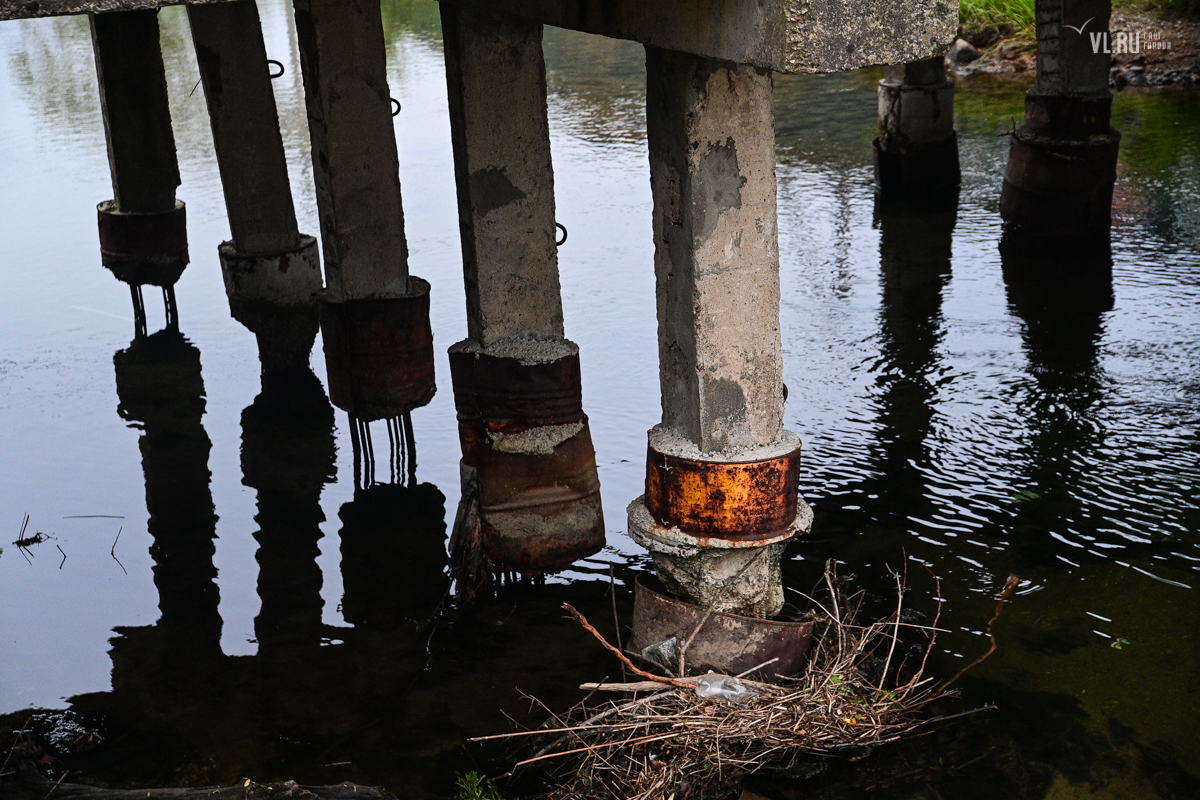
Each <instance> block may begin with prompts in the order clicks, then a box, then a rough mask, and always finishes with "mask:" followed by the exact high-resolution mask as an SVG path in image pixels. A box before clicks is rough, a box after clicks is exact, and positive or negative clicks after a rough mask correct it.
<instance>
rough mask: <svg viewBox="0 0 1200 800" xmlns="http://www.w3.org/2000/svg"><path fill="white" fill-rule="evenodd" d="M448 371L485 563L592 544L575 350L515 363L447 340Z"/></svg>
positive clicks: (577, 554) (591, 465)
mask: <svg viewBox="0 0 1200 800" xmlns="http://www.w3.org/2000/svg"><path fill="white" fill-rule="evenodd" d="M450 374H451V378H452V381H453V385H454V401H455V407H456V409H457V412H458V427H459V439H460V442H461V444H462V451H463V464H464V466H465V467H467V468H469V469H472V470H474V471H475V473H476V475H475V477H476V481H477V483H478V487H479V508H480V521H481V528H482V533H483V543H484V550H485V552H486V553H487V556H488V559H489V560H490V561H491V563H492V566H493V569H495V570H496V571H506V570H512V571H515V572H520V573H522V574H525V575H538V574H544V573H548V572H555V571H558V570H561V569H563V568H564V567H566V566H568V565H569V564H571V563H572V562H574V561H577V560H579V559H580V558H584V557H586V556H589V555H592V554H593V553H595V552H597V551H598V550H600V548H602V547H603V546H604V541H605V539H604V514H603V510H602V508H601V504H600V479H599V476H598V474H597V472H596V454H595V450H594V449H593V447H592V438H591V431H590V430H589V428H588V423H587V416H586V415H585V414H584V413H583V407H582V406H583V400H582V389H581V383H580V372H579V355H578V352H575V353H573V354H571V355H567V356H564V357H562V358H558V359H555V360H553V361H546V362H537V363H523V362H522V361H521V360H520V359H517V358H505V357H497V356H493V355H488V354H485V353H482V352H478V351H472V350H469V349H461V348H457V347H456V348H452V349H451V352H450Z"/></svg>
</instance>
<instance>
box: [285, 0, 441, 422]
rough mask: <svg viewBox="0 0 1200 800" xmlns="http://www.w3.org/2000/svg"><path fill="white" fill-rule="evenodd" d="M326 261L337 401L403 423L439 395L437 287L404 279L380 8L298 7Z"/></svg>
mask: <svg viewBox="0 0 1200 800" xmlns="http://www.w3.org/2000/svg"><path fill="white" fill-rule="evenodd" d="M295 7H296V34H297V37H298V39H299V44H300V60H301V64H302V66H303V70H304V94H305V99H306V102H307V107H308V123H309V136H310V139H311V140H312V155H313V158H312V162H313V178H314V181H315V183H316V189H317V210H318V212H319V214H320V218H321V238H322V246H323V249H324V255H325V287H326V290H325V292H324V293H323V294H322V295H321V300H320V314H321V331H322V338H323V340H324V344H325V364H326V367H327V369H328V372H329V393H330V399H331V400H332V401H333V403H334V405H336V406H338V407H339V408H341V409H343V410H344V411H347V412H349V413H350V414H351V415H352V416H354V417H357V418H359V419H361V420H374V419H383V418H390V417H396V416H399V415H400V414H402V413H404V412H406V411H411V410H412V409H413V408H416V407H418V406H423V405H425V404H426V403H428V402H429V400H430V399H431V398H432V397H433V393H434V388H435V387H434V381H433V334H432V333H431V331H430V328H429V284H428V283H426V282H425V281H423V280H421V279H420V278H416V277H410V276H409V273H408V245H407V243H406V241H405V238H404V216H403V214H404V212H403V208H402V206H401V200H400V175H399V160H398V155H397V152H396V133H395V130H394V129H393V127H392V104H391V101H390V98H389V95H388V88H387V75H386V74H385V63H384V61H385V54H384V43H383V21H382V19H381V17H380V11H379V0H362V1H361V2H359V1H358V0H296V3H295Z"/></svg>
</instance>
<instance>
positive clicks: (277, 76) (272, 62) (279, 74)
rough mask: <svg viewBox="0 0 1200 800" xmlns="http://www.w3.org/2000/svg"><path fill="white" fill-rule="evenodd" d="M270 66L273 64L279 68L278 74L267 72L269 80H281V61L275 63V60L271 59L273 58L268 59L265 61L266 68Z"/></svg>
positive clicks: (282, 70) (282, 69)
mask: <svg viewBox="0 0 1200 800" xmlns="http://www.w3.org/2000/svg"><path fill="white" fill-rule="evenodd" d="M272 64H274V65H275V66H277V67H279V72H268V74H269V75H270V76H271V80H275V79H276V78H282V77H283V72H284V67H283V62H282V61H276V60H275V59H273V58H268V59H267V66H268V67H270V66H271V65H272Z"/></svg>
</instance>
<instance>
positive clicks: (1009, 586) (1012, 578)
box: [937, 575, 1021, 694]
mask: <svg viewBox="0 0 1200 800" xmlns="http://www.w3.org/2000/svg"><path fill="white" fill-rule="evenodd" d="M1020 582H1021V579H1020V578H1019V577H1017V576H1016V575H1009V576H1008V581H1007V582H1006V583H1005V584H1004V591H1002V592H1001V593H1000V599H999V600H998V601H996V613H994V614H992V618H991V619H989V620H988V624H987V628H986V629H985V630H986V631H987V635H988V639H990V640H991V645H990V646H989V647H988V649H987V652H986V653H984V654H983V655H981V656H980V657H979V658H977V659H975V660H974V661H972V662H971V663H970V664H967V665H966V666H965V667H963V668H962V669H960V670H959V671H958V673H957V674H956V675H955V676H954V677H953V678H951V679H950V680H948V681H946V682H945V683H943V684H942V685H941V687H940V688H939V689H938V691H937V694H943V693H944V692H945V691H946V688H947V687H949V686H950V684H952V683H954V682H955V681H956V680H958V679H959V678H961V677H962V676H963V674H964V673H966V671H967V670H969V669H971V668H973V667H977V666H979V665H980V664H982V663H983V661H984V659H986V658H987V657H988V656H990V655H991V654H992V653H994V652H996V636H995V635H994V634H993V633H992V625H994V624H995V623H996V620H998V619H1000V613H1001V612H1002V611H1004V604H1005V603H1007V602H1008V598H1009V597H1011V596H1012V593H1013V591H1014V590H1015V589H1016V588H1017V584H1019V583H1020Z"/></svg>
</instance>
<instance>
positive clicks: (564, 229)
mask: <svg viewBox="0 0 1200 800" xmlns="http://www.w3.org/2000/svg"><path fill="white" fill-rule="evenodd" d="M554 227H556V228H558V229H559V230H560V231H562V234H563V236H562V238H561V239H556V240H555V242H554V246H555V247H562V245H563V243H564V242H566V241H567V226H566V225H563V224H562V223H561V222H556V223H554Z"/></svg>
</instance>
